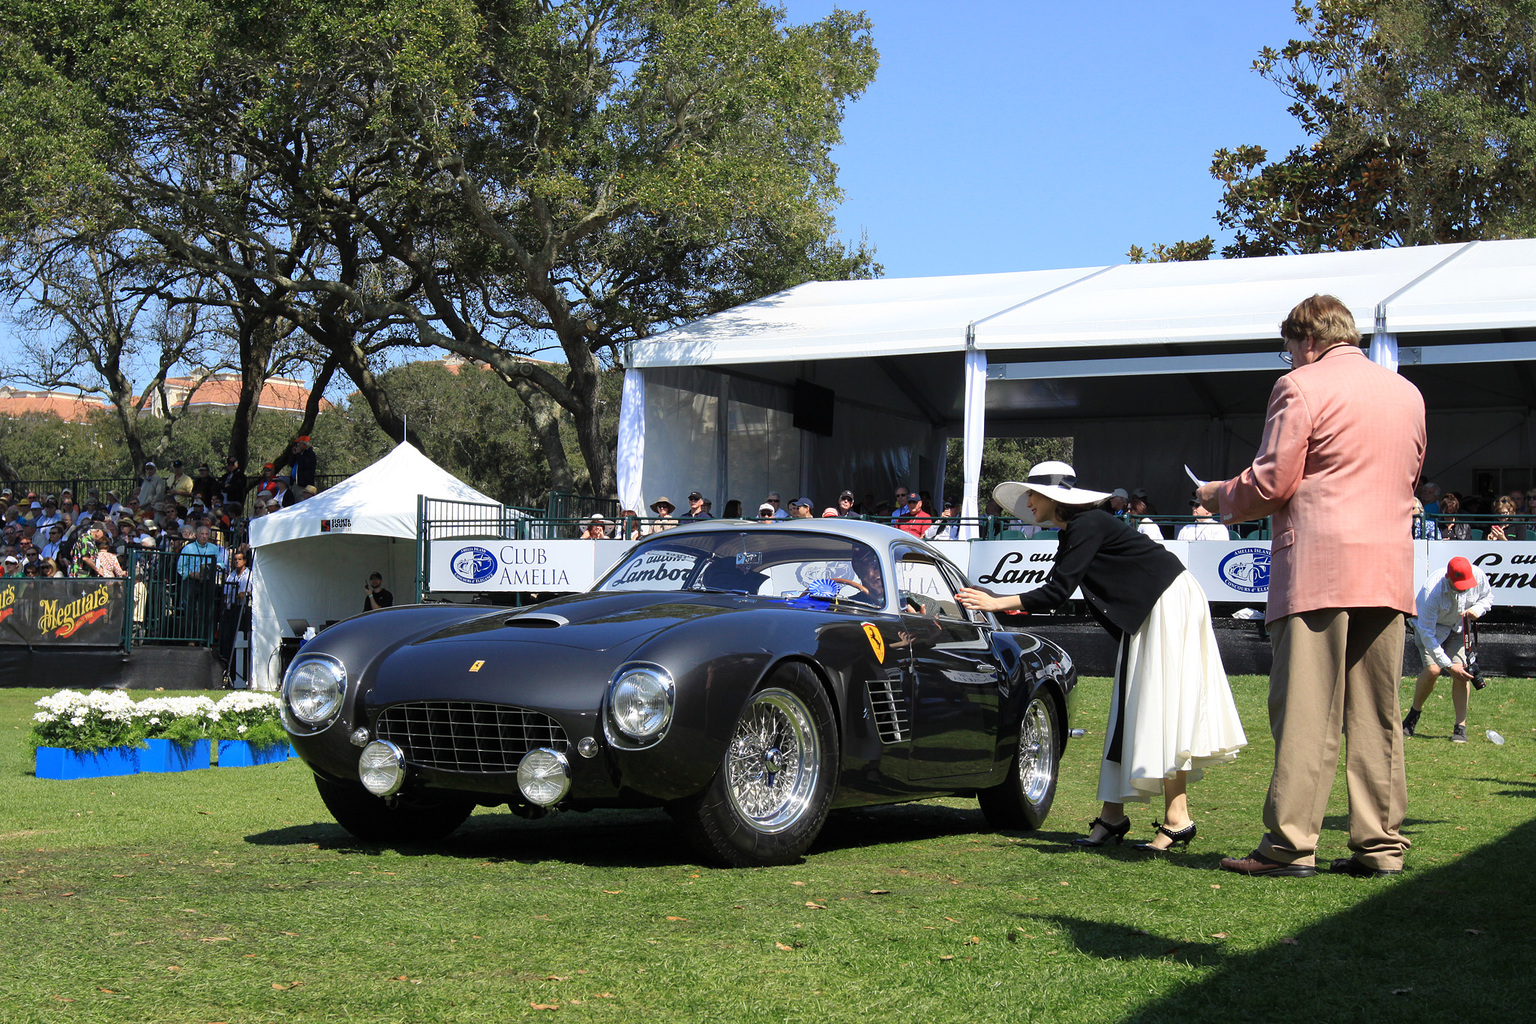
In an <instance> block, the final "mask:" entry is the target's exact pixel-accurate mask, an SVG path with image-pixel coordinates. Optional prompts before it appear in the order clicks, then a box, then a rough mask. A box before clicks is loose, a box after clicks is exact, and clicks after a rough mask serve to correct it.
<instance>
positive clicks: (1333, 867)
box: [1328, 857, 1403, 878]
mask: <svg viewBox="0 0 1536 1024" xmlns="http://www.w3.org/2000/svg"><path fill="white" fill-rule="evenodd" d="M1328 873H1329V874H1332V875H1350V876H1352V877H1354V878H1382V877H1385V876H1386V875H1400V874H1402V873H1403V869H1402V868H1373V867H1371V866H1370V865H1369V864H1362V863H1361V862H1360V861H1358V860H1355V858H1353V857H1340V858H1339V859H1338V860H1335V861H1333V862H1332V863H1331V864H1329V865H1328Z"/></svg>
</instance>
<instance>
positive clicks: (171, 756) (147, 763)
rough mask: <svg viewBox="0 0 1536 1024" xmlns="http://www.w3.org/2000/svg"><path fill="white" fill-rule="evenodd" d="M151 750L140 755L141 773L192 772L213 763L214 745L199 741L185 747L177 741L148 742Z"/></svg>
mask: <svg viewBox="0 0 1536 1024" xmlns="http://www.w3.org/2000/svg"><path fill="white" fill-rule="evenodd" d="M145 742H147V743H148V744H149V749H148V750H146V751H144V752H142V753H141V754H140V755H139V771H141V772H190V771H196V770H197V769H199V768H207V767H208V766H209V764H211V763H212V761H211V757H212V747H213V744H211V743H209V742H208V741H207V740H198V741H196V742H195V743H193V744H191V745H190V746H183V745H182V744H180V743H177V742H176V741H175V740H146V741H145Z"/></svg>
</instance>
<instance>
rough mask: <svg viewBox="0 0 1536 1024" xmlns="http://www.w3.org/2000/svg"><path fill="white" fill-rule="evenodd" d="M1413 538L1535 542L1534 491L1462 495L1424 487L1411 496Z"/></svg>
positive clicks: (1426, 485) (1438, 488)
mask: <svg viewBox="0 0 1536 1024" xmlns="http://www.w3.org/2000/svg"><path fill="white" fill-rule="evenodd" d="M1413 514H1414V519H1413V535H1414V537H1415V538H1421V539H1425V540H1478V539H1483V540H1536V488H1533V489H1532V490H1531V491H1530V492H1529V493H1527V492H1525V491H1522V490H1520V489H1519V488H1514V489H1512V490H1510V491H1508V492H1507V493H1505V494H1482V495H1464V494H1462V493H1461V492H1459V491H1447V490H1443V489H1442V488H1441V487H1440V486H1439V485H1438V484H1435V483H1426V484H1424V485H1422V486H1421V487H1420V488H1419V489H1418V492H1417V493H1416V494H1415V495H1414V502H1413Z"/></svg>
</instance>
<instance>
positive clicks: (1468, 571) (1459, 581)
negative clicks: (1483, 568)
mask: <svg viewBox="0 0 1536 1024" xmlns="http://www.w3.org/2000/svg"><path fill="white" fill-rule="evenodd" d="M1445 578H1446V579H1448V580H1450V581H1451V586H1453V587H1455V588H1456V589H1457V590H1470V589H1472V587H1473V586H1475V585H1476V583H1477V575H1476V574H1475V573H1474V572H1473V571H1472V563H1471V562H1469V561H1467V560H1466V559H1465V558H1463V557H1461V556H1460V555H1457V556H1456V557H1455V558H1453V559H1451V564H1450V565H1448V566H1446V567H1445Z"/></svg>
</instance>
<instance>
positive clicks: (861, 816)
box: [245, 804, 1061, 867]
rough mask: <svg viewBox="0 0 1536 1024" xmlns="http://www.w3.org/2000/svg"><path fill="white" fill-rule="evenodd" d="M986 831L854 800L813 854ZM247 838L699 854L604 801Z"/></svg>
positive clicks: (340, 847) (691, 860)
mask: <svg viewBox="0 0 1536 1024" xmlns="http://www.w3.org/2000/svg"><path fill="white" fill-rule="evenodd" d="M982 832H985V833H989V834H995V830H993V829H992V828H990V827H989V826H988V825H987V823H986V819H985V818H983V817H982V815H981V812H980V811H979V810H971V809H962V808H954V807H945V806H942V805H937V804H895V805H890V806H885V807H867V808H865V807H861V808H848V809H845V810H838V811H833V812H832V814H831V815H830V816H829V817H828V818H827V822H826V824H825V825H824V826H823V827H822V830H821V834H820V835H819V836H818V837H817V838H816V842H815V843H814V844H813V845H812V847H811V850H810V854H811V855H815V854H817V853H821V852H827V851H831V850H845V849H860V848H865V847H872V846H880V845H883V844H886V843H906V842H916V841H922V840H925V839H941V838H945V837H949V836H957V835H974V834H977V833H982ZM1031 835H1033V836H1040V835H1042V833H1031ZM245 841H246V842H247V843H251V844H252V845H256V846H299V845H303V846H316V847H319V848H320V849H322V850H332V851H339V852H344V853H356V854H360V855H363V856H373V855H377V854H379V853H382V852H383V851H385V850H393V851H395V852H398V853H401V854H404V855H406V856H426V855H431V856H444V857H458V858H464V859H473V860H480V861H491V862H501V861H510V862H518V863H540V862H543V861H558V862H562V863H571V864H582V865H587V866H590V867H666V866H672V865H679V864H697V863H698V862H699V861H698V857H697V855H696V854H695V853H694V852H693V850H692V849H690V848H689V847H688V845H687V844H686V843H685V842H684V841H683V840H682V838H681V837H680V836H679V834H678V829H677V825H676V824H675V823H674V822H673V821H672V819H671V818H670V817H668V816H667V814H666V812H665V811H660V810H614V809H602V810H594V811H586V812H571V813H560V814H552V815H549V816H548V817H545V818H539V819H535V820H528V819H525V818H521V817H518V816H517V815H515V814H511V813H507V812H502V813H496V812H487V811H486V810H484V809H482V810H480V811H478V812H477V813H475V814H474V815H472V816H471V817H470V818H469V820H468V821H466V822H465V823H464V824H463V825H461V826H460V827H459V828H458V830H457V831H455V832H454V833H453V834H452V835H451V836H449V837H448V838H447V839H444V840H440V841H438V842H435V843H406V842H401V843H366V842H363V841H362V840H360V839H358V838H356V837H355V836H353V835H352V834H351V833H349V832H347V831H346V830H345V829H343V828H342V827H341V826H340V825H338V824H336V823H335V822H326V821H317V822H315V823H313V824H309V825H291V826H288V827H286V828H279V829H272V830H270V831H267V832H257V833H253V834H251V835H248V836H246V837H245ZM1057 841H1058V842H1059V841H1061V840H1057Z"/></svg>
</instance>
